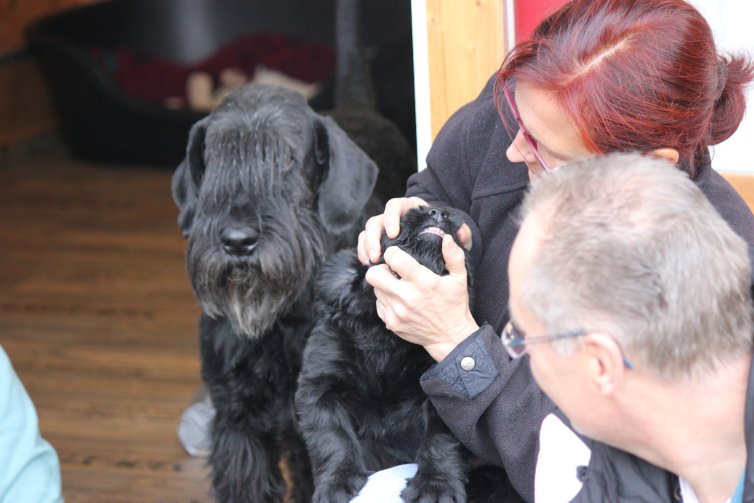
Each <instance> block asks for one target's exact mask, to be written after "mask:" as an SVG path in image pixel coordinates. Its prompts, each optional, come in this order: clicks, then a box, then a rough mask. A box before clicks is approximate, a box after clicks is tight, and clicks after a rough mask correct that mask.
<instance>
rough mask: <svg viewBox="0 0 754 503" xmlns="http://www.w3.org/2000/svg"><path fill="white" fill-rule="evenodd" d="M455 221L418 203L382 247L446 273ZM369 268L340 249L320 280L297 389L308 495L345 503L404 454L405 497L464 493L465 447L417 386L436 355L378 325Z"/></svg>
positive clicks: (456, 497) (461, 496) (324, 502)
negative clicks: (447, 238) (413, 469)
mask: <svg viewBox="0 0 754 503" xmlns="http://www.w3.org/2000/svg"><path fill="white" fill-rule="evenodd" d="M461 223H462V222H461V221H460V219H457V218H455V217H453V216H451V215H450V214H449V213H448V212H447V211H445V210H442V209H438V208H419V209H415V210H412V211H410V212H408V213H407V214H406V215H404V217H403V218H402V219H401V233H400V235H399V236H398V237H397V238H396V239H394V240H389V239H387V238H386V236H384V235H383V241H382V247H383V250H384V249H386V248H387V247H389V246H393V245H395V246H398V247H400V248H401V249H403V250H405V251H407V252H409V253H410V254H411V255H412V256H413V257H414V258H416V259H417V260H418V261H419V262H420V263H421V264H423V265H424V266H425V267H427V268H429V269H430V270H432V271H433V272H434V273H436V274H447V271H446V270H445V262H444V260H443V256H442V250H441V243H442V236H443V235H444V234H450V235H452V236H454V238H455V239H456V240H457V237H456V231H457V230H458V228H459V227H460V225H461ZM467 269H468V267H467ZM366 271H367V267H366V266H363V265H362V264H361V263H360V262H359V260H358V258H357V256H356V252H355V251H354V250H342V251H340V252H338V253H337V254H335V255H334V256H333V257H332V259H330V260H329V261H328V263H327V264H326V265H325V267H324V268H323V270H322V272H321V274H320V277H319V279H318V281H317V299H316V300H317V308H316V309H317V324H316V325H315V327H314V329H313V330H312V334H311V336H310V338H309V340H308V341H307V345H306V349H305V351H304V361H303V366H302V370H301V375H300V377H299V388H298V391H297V392H296V409H297V411H298V414H299V424H300V427H301V430H302V433H303V435H304V439H305V440H306V444H307V447H308V449H309V455H310V456H311V459H312V465H313V467H314V477H315V486H316V488H315V492H314V499H313V501H314V502H315V503H341V502H347V501H349V500H350V499H351V498H352V497H353V496H354V495H355V494H356V493H358V491H359V490H360V489H361V488H362V487H363V485H364V484H365V482H366V479H367V477H368V475H369V473H370V471H372V470H377V469H382V468H386V467H389V466H393V465H396V464H401V463H407V462H416V463H418V465H419V468H418V472H417V474H416V476H415V477H413V478H412V479H411V480H410V481H409V483H408V486H407V487H406V489H404V491H403V492H402V494H401V497H402V498H403V500H404V501H407V502H438V501H442V502H454V503H456V502H462V501H466V493H465V488H464V482H465V480H466V476H467V464H466V461H465V454H464V451H463V449H462V447H461V446H460V444H459V443H458V441H457V440H456V439H455V438H454V437H453V436H452V435H451V434H450V432H449V431H448V430H447V428H446V427H445V425H444V424H443V423H442V421H441V419H440V418H439V416H438V414H437V412H436V411H435V410H434V407H433V406H432V404H431V403H430V402H429V400H428V399H427V397H426V395H425V394H424V392H423V391H422V389H421V387H420V386H419V378H420V376H421V374H422V373H423V372H425V371H426V370H427V369H428V368H429V367H430V366H431V365H432V364H433V363H434V361H433V360H432V358H431V357H430V356H429V354H428V353H427V352H426V351H425V350H424V349H423V348H422V347H421V346H417V345H413V344H410V343H408V342H406V341H404V340H402V339H401V338H399V337H398V336H396V335H395V334H393V333H392V332H390V331H389V330H388V329H387V328H385V324H384V323H383V322H382V321H381V320H380V318H379V317H378V316H377V311H376V306H375V296H374V292H373V289H372V287H371V286H370V285H369V284H368V283H367V282H366V281H365V280H364V275H365V274H366ZM469 278H470V276H469ZM470 288H471V285H470V284H469V289H470ZM469 291H470V290H469Z"/></svg>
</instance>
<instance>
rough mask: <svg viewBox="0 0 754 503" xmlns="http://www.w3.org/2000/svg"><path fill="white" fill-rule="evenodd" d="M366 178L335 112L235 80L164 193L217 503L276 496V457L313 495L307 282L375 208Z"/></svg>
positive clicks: (365, 167)
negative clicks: (174, 233) (187, 306)
mask: <svg viewBox="0 0 754 503" xmlns="http://www.w3.org/2000/svg"><path fill="white" fill-rule="evenodd" d="M376 177H377V168H376V166H375V164H374V163H373V162H372V161H371V160H370V159H369V158H368V157H367V156H366V155H365V154H364V153H363V152H362V151H361V150H360V149H359V148H358V147H357V146H356V145H355V144H354V143H353V142H352V141H351V140H349V139H348V137H347V136H346V134H345V133H344V132H343V131H342V130H341V129H340V128H339V127H338V126H337V125H336V124H335V123H334V122H333V121H332V119H330V118H327V117H322V116H320V115H318V114H316V113H315V112H314V111H313V110H312V109H311V108H310V107H309V106H308V105H307V104H306V102H305V100H304V98H303V97H302V96H300V95H299V94H297V93H294V92H292V91H288V90H285V89H283V88H280V87H273V86H247V87H244V88H241V89H239V90H237V91H235V92H233V93H231V94H230V95H229V96H228V97H227V98H226V99H225V100H224V101H223V102H222V103H221V104H220V106H219V107H218V108H217V109H215V110H214V111H213V112H212V113H211V114H210V115H209V116H208V117H206V118H205V119H202V120H201V121H199V122H198V123H196V124H195V125H194V126H193V127H192V129H191V132H190V136H189V143H188V148H187V153H186V158H185V159H184V161H183V162H182V163H181V164H180V166H178V168H177V169H176V172H175V174H174V175H173V186H172V188H173V197H174V199H175V201H176V203H177V205H178V207H179V209H180V213H179V218H178V221H179V226H180V228H181V230H182V232H183V234H184V235H185V236H187V237H188V250H187V265H188V271H189V276H190V279H191V284H192V286H193V289H194V292H195V294H196V298H197V300H198V302H199V304H200V305H201V308H202V311H203V314H202V316H201V320H200V345H201V357H202V377H203V379H204V382H205V384H206V385H207V388H208V390H209V393H210V396H211V398H212V402H213V404H214V407H215V409H216V415H215V418H214V422H213V425H212V451H211V455H210V463H211V466H212V471H213V484H214V489H215V495H216V498H217V500H218V501H220V502H239V503H241V502H243V503H249V502H254V503H266V502H275V503H279V502H280V501H282V499H283V495H284V493H285V489H286V488H285V483H284V480H283V477H282V475H281V471H280V469H279V467H278V463H279V461H280V459H281V456H282V457H284V458H287V463H288V466H289V468H290V471H291V477H292V479H293V482H294V484H295V486H296V487H295V490H294V494H295V498H296V501H297V502H299V503H300V502H305V501H309V499H310V498H311V494H312V485H311V470H310V466H309V462H308V457H307V454H306V449H305V446H304V444H303V441H302V440H301V437H300V435H299V433H298V431H297V429H296V424H295V414H294V403H293V397H294V392H295V387H296V380H297V377H298V374H299V369H300V366H301V353H302V350H303V347H304V343H305V339H306V337H307V336H308V334H309V331H310V329H311V326H312V324H313V321H312V320H313V318H312V292H313V287H314V279H313V278H314V277H315V275H316V274H317V273H318V271H319V270H320V268H321V266H322V264H323V263H324V262H325V260H326V258H327V257H328V256H330V255H331V254H332V253H333V252H335V251H336V250H338V249H340V248H344V247H352V246H354V245H355V243H356V237H357V235H358V232H359V231H360V230H361V229H363V227H364V222H365V221H366V218H367V216H368V214H373V213H375V212H377V211H378V210H379V207H378V206H374V207H371V208H370V211H369V212H367V210H366V207H367V205H368V204H370V201H371V200H370V197H371V193H372V189H373V186H374V183H375V179H376ZM371 204H374V202H371Z"/></svg>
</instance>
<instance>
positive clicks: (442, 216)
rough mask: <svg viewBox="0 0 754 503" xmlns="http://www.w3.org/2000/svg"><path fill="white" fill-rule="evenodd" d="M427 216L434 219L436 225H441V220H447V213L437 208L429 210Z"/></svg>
mask: <svg viewBox="0 0 754 503" xmlns="http://www.w3.org/2000/svg"><path fill="white" fill-rule="evenodd" d="M429 216H431V217H432V218H434V219H435V222H437V223H438V224H439V223H441V222H442V221H443V220H447V219H448V212H447V211H445V210H441V209H438V208H431V209H430V210H429Z"/></svg>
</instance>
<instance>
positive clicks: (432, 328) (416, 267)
mask: <svg viewBox="0 0 754 503" xmlns="http://www.w3.org/2000/svg"><path fill="white" fill-rule="evenodd" d="M442 253H443V257H444V258H445V267H446V269H447V270H448V274H447V275H445V276H438V275H436V274H434V273H433V272H432V271H430V270H429V269H427V268H425V267H424V266H422V265H421V264H419V263H418V262H417V261H416V260H414V258H413V257H411V256H410V255H409V254H407V253H406V252H404V251H403V250H401V249H399V248H398V247H390V248H388V249H387V250H386V251H385V264H381V265H378V266H373V267H371V268H370V269H369V270H368V271H367V274H366V280H367V282H368V283H369V284H370V285H372V286H373V287H374V293H375V295H376V297H377V314H378V315H379V316H380V318H381V319H382V321H384V322H385V325H386V326H387V328H388V329H389V330H391V331H393V332H395V333H396V334H397V335H398V336H399V337H401V338H402V339H405V340H406V341H408V342H411V343H413V344H419V345H421V346H424V349H426V350H427V352H428V353H429V354H430V356H432V358H434V359H435V360H436V361H440V360H442V359H443V358H445V357H446V356H447V355H448V354H449V353H450V352H451V351H452V350H453V349H454V348H455V347H456V346H457V345H458V344H459V343H461V342H462V341H463V340H464V339H466V338H467V337H468V336H469V335H471V334H472V333H473V332H474V331H476V330H478V329H479V326H478V325H477V324H476V322H475V321H474V318H473V317H472V316H471V311H470V310H469V296H468V289H467V285H466V266H465V264H464V253H463V250H462V249H461V248H460V247H459V246H458V245H456V243H455V242H454V241H453V238H452V237H451V236H444V237H443V242H442ZM396 275H397V276H396Z"/></svg>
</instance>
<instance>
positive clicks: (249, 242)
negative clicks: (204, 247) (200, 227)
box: [220, 227, 258, 255]
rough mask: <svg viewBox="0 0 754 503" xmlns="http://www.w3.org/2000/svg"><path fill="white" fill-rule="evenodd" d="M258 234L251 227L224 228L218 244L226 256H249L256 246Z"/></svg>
mask: <svg viewBox="0 0 754 503" xmlns="http://www.w3.org/2000/svg"><path fill="white" fill-rule="evenodd" d="M257 237H258V233H257V231H255V230H254V229H252V228H251V227H226V228H225V229H223V233H222V236H220V242H221V243H222V244H223V249H224V250H225V253H227V254H228V255H250V254H251V252H253V251H254V248H255V247H256V246H257Z"/></svg>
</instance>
